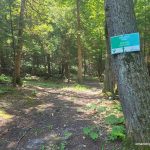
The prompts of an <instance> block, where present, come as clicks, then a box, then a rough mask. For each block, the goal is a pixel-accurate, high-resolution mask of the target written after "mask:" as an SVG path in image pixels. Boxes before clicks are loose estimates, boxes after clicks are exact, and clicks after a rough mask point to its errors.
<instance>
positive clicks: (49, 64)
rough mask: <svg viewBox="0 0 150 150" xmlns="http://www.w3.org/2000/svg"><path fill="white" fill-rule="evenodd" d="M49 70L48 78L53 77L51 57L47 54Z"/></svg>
mask: <svg viewBox="0 0 150 150" xmlns="http://www.w3.org/2000/svg"><path fill="white" fill-rule="evenodd" d="M47 70H48V76H49V77H50V76H51V56H50V54H47Z"/></svg>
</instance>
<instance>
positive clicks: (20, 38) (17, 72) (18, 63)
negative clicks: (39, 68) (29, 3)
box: [13, 0, 26, 86]
mask: <svg viewBox="0 0 150 150" xmlns="http://www.w3.org/2000/svg"><path fill="white" fill-rule="evenodd" d="M25 2H26V0H21V4H20V16H19V22H18V41H17V46H16V51H15V66H14V77H13V84H14V86H16V85H19V86H20V85H21V84H22V83H21V77H20V71H21V55H22V47H23V29H24V13H25Z"/></svg>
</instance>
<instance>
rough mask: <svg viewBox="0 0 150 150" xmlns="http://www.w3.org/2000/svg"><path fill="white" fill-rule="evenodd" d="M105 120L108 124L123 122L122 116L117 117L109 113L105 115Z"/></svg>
mask: <svg viewBox="0 0 150 150" xmlns="http://www.w3.org/2000/svg"><path fill="white" fill-rule="evenodd" d="M105 122H106V123H107V124H109V125H117V124H124V117H120V118H118V117H116V116H115V115H110V116H108V117H106V119H105Z"/></svg>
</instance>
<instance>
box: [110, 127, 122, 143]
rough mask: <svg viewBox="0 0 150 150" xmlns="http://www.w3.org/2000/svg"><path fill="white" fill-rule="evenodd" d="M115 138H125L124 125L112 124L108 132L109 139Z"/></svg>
mask: <svg viewBox="0 0 150 150" xmlns="http://www.w3.org/2000/svg"><path fill="white" fill-rule="evenodd" d="M117 139H121V140H124V139H125V128H124V126H114V127H113V128H112V130H111V132H110V134H109V140H112V141H114V140H117Z"/></svg>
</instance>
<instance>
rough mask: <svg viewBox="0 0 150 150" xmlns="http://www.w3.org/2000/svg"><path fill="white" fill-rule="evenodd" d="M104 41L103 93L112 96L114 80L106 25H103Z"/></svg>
mask: <svg viewBox="0 0 150 150" xmlns="http://www.w3.org/2000/svg"><path fill="white" fill-rule="evenodd" d="M105 39H106V50H107V52H106V60H105V71H104V89H103V91H104V92H111V93H112V94H113V96H114V87H115V80H114V74H113V71H112V65H111V53H110V42H109V37H108V29H107V25H105Z"/></svg>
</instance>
